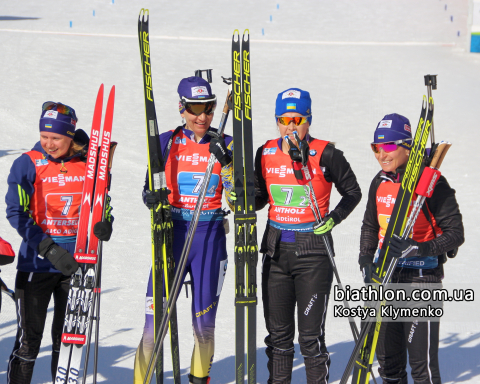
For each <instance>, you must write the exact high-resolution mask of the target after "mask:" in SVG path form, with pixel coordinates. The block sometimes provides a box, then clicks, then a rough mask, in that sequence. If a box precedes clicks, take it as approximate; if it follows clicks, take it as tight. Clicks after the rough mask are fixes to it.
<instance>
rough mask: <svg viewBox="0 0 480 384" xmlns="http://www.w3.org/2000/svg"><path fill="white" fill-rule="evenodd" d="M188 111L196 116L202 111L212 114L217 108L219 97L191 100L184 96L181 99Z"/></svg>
mask: <svg viewBox="0 0 480 384" xmlns="http://www.w3.org/2000/svg"><path fill="white" fill-rule="evenodd" d="M180 102H181V103H182V105H183V107H184V108H185V110H186V111H187V112H188V113H191V114H192V115H195V116H200V115H201V114H202V113H205V114H206V115H211V114H212V113H213V112H215V108H217V98H216V97H215V98H214V99H209V100H201V99H200V100H195V101H189V100H186V99H184V98H183V97H182V100H181V101H180Z"/></svg>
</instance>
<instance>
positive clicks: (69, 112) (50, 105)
mask: <svg viewBox="0 0 480 384" xmlns="http://www.w3.org/2000/svg"><path fill="white" fill-rule="evenodd" d="M52 109H54V110H56V111H57V112H58V113H61V114H62V115H66V116H71V117H72V118H73V119H74V120H75V121H78V119H77V115H76V114H75V110H74V109H73V108H72V107H69V106H68V105H65V104H62V103H55V102H53V101H46V102H45V103H43V105H42V110H43V111H50V110H52Z"/></svg>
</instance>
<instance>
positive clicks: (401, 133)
mask: <svg viewBox="0 0 480 384" xmlns="http://www.w3.org/2000/svg"><path fill="white" fill-rule="evenodd" d="M409 139H410V140H411V139H412V128H411V126H410V121H409V120H408V119H407V118H406V117H405V116H402V115H399V114H398V113H391V114H389V115H385V116H384V117H383V119H382V120H381V121H380V122H379V123H378V125H377V129H375V133H374V135H373V143H375V144H378V143H387V142H390V141H398V140H409Z"/></svg>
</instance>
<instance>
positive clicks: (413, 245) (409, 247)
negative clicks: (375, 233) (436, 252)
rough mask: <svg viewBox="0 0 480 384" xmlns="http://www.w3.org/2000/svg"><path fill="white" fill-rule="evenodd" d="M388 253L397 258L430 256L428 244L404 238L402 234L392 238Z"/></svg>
mask: <svg viewBox="0 0 480 384" xmlns="http://www.w3.org/2000/svg"><path fill="white" fill-rule="evenodd" d="M388 255H389V256H392V257H395V258H399V257H401V258H404V257H414V256H428V244H426V243H418V242H416V241H415V240H413V239H410V238H407V239H402V238H401V237H400V236H397V235H393V236H392V237H391V238H390V247H389V251H388Z"/></svg>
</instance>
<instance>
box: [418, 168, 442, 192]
mask: <svg viewBox="0 0 480 384" xmlns="http://www.w3.org/2000/svg"><path fill="white" fill-rule="evenodd" d="M440 176H441V173H440V171H439V170H438V169H433V168H430V167H426V168H425V169H424V170H423V173H422V176H421V177H420V180H419V181H418V185H417V188H416V189H415V193H416V194H417V195H420V196H425V197H432V194H433V190H434V189H435V185H436V184H437V181H438V179H439V178H440Z"/></svg>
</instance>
